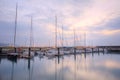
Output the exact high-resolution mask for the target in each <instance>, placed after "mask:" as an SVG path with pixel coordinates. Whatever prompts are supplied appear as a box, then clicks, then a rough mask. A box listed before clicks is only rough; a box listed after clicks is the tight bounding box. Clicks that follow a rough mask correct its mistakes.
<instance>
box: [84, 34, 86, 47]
mask: <svg viewBox="0 0 120 80" xmlns="http://www.w3.org/2000/svg"><path fill="white" fill-rule="evenodd" d="M84 46H85V47H86V32H85V33H84Z"/></svg>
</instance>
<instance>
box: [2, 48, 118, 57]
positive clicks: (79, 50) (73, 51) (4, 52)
mask: <svg viewBox="0 0 120 80" xmlns="http://www.w3.org/2000/svg"><path fill="white" fill-rule="evenodd" d="M15 50H16V52H17V53H18V54H16V53H14V51H15ZM25 50H27V51H28V55H27V58H29V57H30V56H31V52H34V54H35V53H37V52H41V53H44V55H46V54H52V53H54V54H53V56H60V55H65V53H66V52H67V55H69V54H81V53H85V54H86V53H99V52H103V53H104V52H105V51H107V52H114V51H115V52H120V46H94V47H92V46H86V47H85V46H77V47H57V48H54V47H0V56H5V55H6V56H18V55H19V54H20V56H23V55H24V51H25ZM50 50H52V51H54V52H49V51H50ZM61 53H62V54H61ZM21 54H22V55H21ZM25 57H26V56H25Z"/></svg>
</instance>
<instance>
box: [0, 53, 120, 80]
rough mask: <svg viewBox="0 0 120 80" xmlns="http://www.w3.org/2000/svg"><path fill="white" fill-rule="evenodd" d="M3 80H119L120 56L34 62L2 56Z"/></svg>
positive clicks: (41, 58)
mask: <svg viewBox="0 0 120 80" xmlns="http://www.w3.org/2000/svg"><path fill="white" fill-rule="evenodd" d="M0 62H1V63H0V80H21V79H22V80H119V79H120V77H119V74H120V55H119V54H108V53H107V54H106V53H100V52H99V53H95V52H93V53H89V54H87V53H82V54H74V55H64V56H56V57H45V56H36V57H34V59H17V58H16V59H13V58H10V57H8V58H2V57H0Z"/></svg>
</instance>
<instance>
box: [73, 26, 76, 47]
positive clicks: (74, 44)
mask: <svg viewBox="0 0 120 80" xmlns="http://www.w3.org/2000/svg"><path fill="white" fill-rule="evenodd" d="M73 31H74V47H75V46H76V44H75V28H74V30H73Z"/></svg>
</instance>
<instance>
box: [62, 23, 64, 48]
mask: <svg viewBox="0 0 120 80" xmlns="http://www.w3.org/2000/svg"><path fill="white" fill-rule="evenodd" d="M63 43H64V41H63V25H62V47H63Z"/></svg>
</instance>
